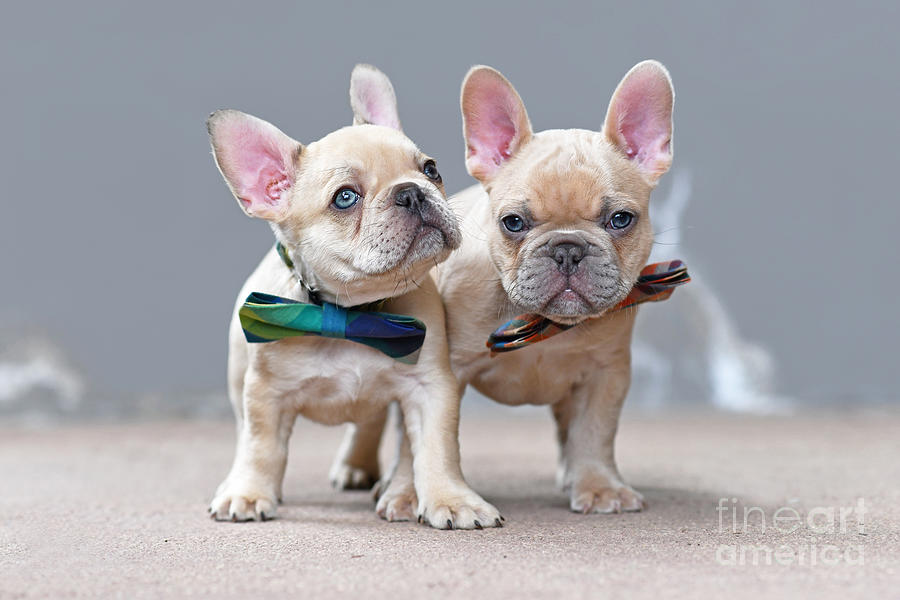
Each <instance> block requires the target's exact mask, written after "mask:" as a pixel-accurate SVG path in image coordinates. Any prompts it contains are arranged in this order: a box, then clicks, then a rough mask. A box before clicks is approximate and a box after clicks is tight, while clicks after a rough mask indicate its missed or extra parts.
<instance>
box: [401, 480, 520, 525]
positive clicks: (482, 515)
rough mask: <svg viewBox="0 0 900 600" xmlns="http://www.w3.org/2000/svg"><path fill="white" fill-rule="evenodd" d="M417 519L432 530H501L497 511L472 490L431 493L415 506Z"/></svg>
mask: <svg viewBox="0 0 900 600" xmlns="http://www.w3.org/2000/svg"><path fill="white" fill-rule="evenodd" d="M418 515H419V516H418V520H419V521H420V522H422V521H424V522H426V523H428V524H429V525H431V526H432V527H434V528H436V529H484V528H485V527H503V521H504V520H505V519H504V518H503V517H502V516H501V515H500V512H499V511H498V510H497V509H496V508H494V507H493V506H492V505H491V504H488V503H487V502H485V501H484V500H483V499H482V498H481V496H479V495H478V494H476V493H475V492H473V491H472V490H464V489H463V490H453V491H449V492H445V493H441V494H434V496H433V497H432V498H425V499H423V500H422V501H421V502H420V503H419V507H418Z"/></svg>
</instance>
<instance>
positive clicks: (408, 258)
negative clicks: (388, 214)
mask: <svg viewBox="0 0 900 600" xmlns="http://www.w3.org/2000/svg"><path fill="white" fill-rule="evenodd" d="M447 246H448V244H447V232H446V231H445V230H444V229H443V228H441V227H440V226H437V225H432V224H430V223H424V222H423V223H422V224H421V225H420V226H419V228H418V230H417V231H416V233H415V235H413V238H412V240H411V241H410V243H409V247H408V248H407V250H406V255H405V256H404V257H403V260H402V261H401V263H402V265H403V266H407V265H412V264H415V263H417V262H419V261H422V260H426V259H429V258H432V257H434V256H436V255H438V254H440V253H441V252H442V251H443V250H445V249H448V248H447Z"/></svg>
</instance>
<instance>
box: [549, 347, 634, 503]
mask: <svg viewBox="0 0 900 600" xmlns="http://www.w3.org/2000/svg"><path fill="white" fill-rule="evenodd" d="M630 359H631V357H630V353H629V351H628V350H627V349H626V350H623V351H622V352H620V353H617V354H616V355H615V357H613V359H612V360H611V362H610V363H608V364H607V365H606V366H604V368H603V369H602V370H601V371H600V372H599V373H598V375H597V376H596V377H593V378H590V379H589V380H588V381H586V382H584V383H583V384H581V385H579V386H577V387H575V388H574V389H573V391H572V394H571V396H570V397H569V398H567V399H565V400H563V401H561V402H559V403H558V404H556V405H554V407H553V415H554V417H555V418H556V423H557V431H558V435H559V443H560V471H559V475H560V477H559V479H560V483H561V484H562V486H563V489H564V490H566V491H568V493H569V497H570V507H571V509H572V510H573V511H575V512H580V513H584V514H587V513H613V512H616V513H617V512H621V511H623V510H624V511H639V510H641V509H642V508H643V507H644V498H643V496H641V494H639V493H638V492H636V491H635V490H634V489H632V488H631V487H629V486H627V485H625V483H624V482H623V481H622V476H621V475H619V470H618V468H616V459H615V438H616V430H617V429H618V425H619V415H620V413H621V411H622V403H623V402H624V401H625V396H626V394H627V393H628V387H629V385H630V382H631V360H630Z"/></svg>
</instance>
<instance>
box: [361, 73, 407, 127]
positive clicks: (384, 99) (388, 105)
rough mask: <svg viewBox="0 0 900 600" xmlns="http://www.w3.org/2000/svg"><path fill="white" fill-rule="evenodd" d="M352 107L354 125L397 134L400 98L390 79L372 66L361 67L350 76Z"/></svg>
mask: <svg viewBox="0 0 900 600" xmlns="http://www.w3.org/2000/svg"><path fill="white" fill-rule="evenodd" d="M350 107H351V108H352V109H353V124H354V125H362V124H365V123H368V124H371V125H382V126H384V127H390V128H391V129H396V130H397V131H402V129H401V128H400V116H399V115H398V114H397V96H396V95H394V86H392V85H391V80H390V79H388V78H387V75H385V74H384V73H382V72H381V71H379V70H378V69H376V68H375V67H373V66H372V65H363V64H359V65H356V67H354V68H353V73H352V74H351V75H350Z"/></svg>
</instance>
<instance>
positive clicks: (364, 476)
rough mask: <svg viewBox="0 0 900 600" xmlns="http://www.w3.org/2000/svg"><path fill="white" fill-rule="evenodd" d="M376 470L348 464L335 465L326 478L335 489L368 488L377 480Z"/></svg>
mask: <svg viewBox="0 0 900 600" xmlns="http://www.w3.org/2000/svg"><path fill="white" fill-rule="evenodd" d="M378 477H379V475H378V472H377V471H375V472H373V471H372V470H370V469H364V468H361V467H354V466H352V465H348V464H340V465H337V466H335V467H334V468H333V469H332V470H331V473H329V475H328V478H329V479H330V480H331V487H333V488H334V489H336V490H370V489H372V486H374V485H375V482H376V481H378Z"/></svg>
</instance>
